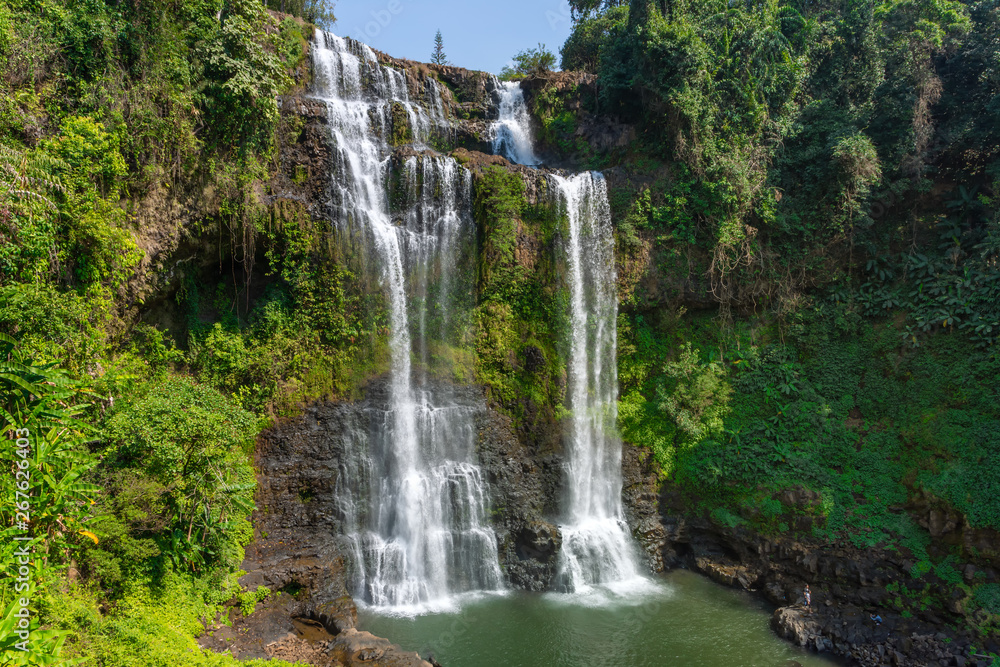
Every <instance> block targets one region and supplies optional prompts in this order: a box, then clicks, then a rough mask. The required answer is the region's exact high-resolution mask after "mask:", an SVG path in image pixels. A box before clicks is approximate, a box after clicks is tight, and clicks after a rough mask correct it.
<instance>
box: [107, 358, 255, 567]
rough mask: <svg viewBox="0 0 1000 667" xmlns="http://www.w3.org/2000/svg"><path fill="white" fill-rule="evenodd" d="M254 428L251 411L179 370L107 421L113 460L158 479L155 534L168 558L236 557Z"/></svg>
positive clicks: (206, 560)
mask: <svg viewBox="0 0 1000 667" xmlns="http://www.w3.org/2000/svg"><path fill="white" fill-rule="evenodd" d="M258 430H259V425H258V422H257V420H256V418H255V417H254V416H253V415H252V414H251V413H249V412H246V411H245V410H243V409H242V408H240V407H238V406H236V405H233V404H232V403H231V402H230V401H228V400H227V399H226V398H225V397H223V396H222V395H221V394H219V393H218V392H217V391H215V390H214V389H211V388H208V387H205V386H203V385H199V384H197V383H195V382H194V381H193V380H191V379H189V378H186V377H175V378H168V379H166V380H164V381H162V382H160V383H159V384H157V385H155V386H154V387H152V388H151V389H150V391H149V393H148V394H147V395H146V396H145V397H144V398H142V399H140V400H137V401H135V402H133V403H131V404H130V405H128V406H126V407H125V408H124V409H123V410H121V411H120V412H118V413H117V414H116V415H115V416H114V417H113V418H112V419H111V420H110V421H109V422H108V433H109V437H110V439H111V441H112V442H113V443H115V445H116V449H115V451H116V453H117V457H118V459H119V465H122V466H128V467H129V468H131V469H133V470H136V471H138V472H140V473H141V474H142V475H143V476H144V477H146V478H148V480H151V481H152V482H155V484H156V485H158V486H156V487H153V491H154V493H155V494H156V495H162V503H163V504H164V506H165V509H166V515H167V517H166V518H167V521H166V525H165V526H163V529H162V530H161V531H160V533H159V535H158V537H159V539H160V542H161V548H162V549H163V551H164V552H165V553H166V555H168V556H169V557H170V558H171V560H172V561H173V562H174V564H175V565H181V564H184V565H188V566H190V567H192V568H202V567H205V566H206V565H207V564H210V563H213V562H222V563H225V564H227V565H230V566H232V565H235V564H236V563H238V562H239V561H240V559H241V558H242V547H243V546H244V545H245V544H246V542H247V541H248V539H249V537H251V535H250V533H249V532H248V531H249V524H248V518H249V514H250V512H251V511H252V510H253V493H254V489H255V487H256V482H255V478H254V473H253V467H252V464H251V461H250V446H251V444H252V442H253V439H254V437H255V436H256V434H257V431H258ZM157 489H158V490H157Z"/></svg>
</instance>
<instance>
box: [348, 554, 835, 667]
mask: <svg viewBox="0 0 1000 667" xmlns="http://www.w3.org/2000/svg"><path fill="white" fill-rule="evenodd" d="M770 612H771V609H770V608H769V607H767V606H766V605H765V604H764V603H762V602H761V601H759V600H757V599H756V598H754V597H752V596H750V595H749V594H747V593H745V592H742V591H736V590H732V589H729V588H725V587H723V586H720V585H718V584H716V583H714V582H712V581H710V580H709V579H706V578H705V577H702V576H700V575H697V574H694V573H692V572H688V571H684V570H677V571H674V572H671V573H669V574H667V575H665V576H663V577H659V578H657V579H654V580H652V581H650V582H648V583H643V584H641V585H636V584H635V583H633V584H632V585H630V586H628V587H626V589H625V590H619V591H617V592H616V591H612V590H607V589H595V590H594V591H592V592H591V593H589V594H583V595H561V594H554V593H545V594H532V593H524V592H512V593H507V594H504V595H487V596H479V597H475V598H469V599H466V600H463V601H460V602H459V603H457V604H456V605H455V606H453V607H452V608H450V609H446V610H439V611H437V612H433V613H423V614H420V615H416V616H410V615H406V614H403V613H399V614H386V613H384V612H378V613H376V612H375V611H374V610H371V609H361V610H359V617H360V618H359V624H358V625H359V627H361V628H363V629H365V630H369V631H371V632H372V633H374V634H376V635H378V636H382V637H389V638H390V639H391V640H392V641H394V642H396V643H398V644H400V645H401V646H402V647H403V648H405V649H407V650H411V651H418V652H419V653H420V654H421V655H422V656H424V657H427V656H428V655H433V656H434V658H435V659H436V660H437V661H439V662H440V663H441V664H442V665H443V667H494V666H501V665H503V666H509V667H516V666H525V667H527V666H529V665H530V666H532V667H543V666H544V667H548V666H553V667H554V666H560V667H562V666H565V667H603V666H608V667H611V666H615V667H624V666H629V667H653V666H654V665H655V666H662V665H671V666H673V665H676V666H678V667H681V666H683V667H793V666H794V665H802V667H820V666H824V667H830V666H832V665H837V664H840V663H837V662H834V661H833V660H831V659H830V658H829V657H825V656H818V655H816V654H814V653H809V652H807V651H804V650H802V649H799V648H797V647H794V646H792V645H791V644H789V643H787V642H785V641H783V640H781V639H779V638H778V637H777V636H776V635H775V634H774V633H773V632H772V631H771V629H770V626H769V621H770V616H771V614H770Z"/></svg>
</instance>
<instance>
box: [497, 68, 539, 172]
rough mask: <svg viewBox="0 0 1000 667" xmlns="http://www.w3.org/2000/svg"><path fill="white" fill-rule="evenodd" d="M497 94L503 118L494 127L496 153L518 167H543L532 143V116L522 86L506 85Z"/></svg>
mask: <svg viewBox="0 0 1000 667" xmlns="http://www.w3.org/2000/svg"><path fill="white" fill-rule="evenodd" d="M497 90H498V92H499V94H500V104H499V111H500V116H499V118H498V119H497V120H496V121H495V122H494V123H493V126H492V131H493V152H494V153H496V154H497V155H503V156H504V157H506V158H507V159H508V160H510V161H511V162H516V163H517V164H525V165H537V164H540V163H541V161H540V160H539V159H538V158H537V157H536V156H535V149H534V142H533V141H532V139H531V114H530V113H528V105H527V104H525V102H524V92H523V91H522V90H521V84H520V82H518V81H504V82H503V83H502V84H500V86H499V88H498V89H497Z"/></svg>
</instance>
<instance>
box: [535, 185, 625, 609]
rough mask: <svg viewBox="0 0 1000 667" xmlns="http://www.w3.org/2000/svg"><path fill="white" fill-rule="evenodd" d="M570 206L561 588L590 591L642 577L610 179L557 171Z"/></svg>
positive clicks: (559, 188) (558, 583) (561, 193)
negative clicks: (625, 424)
mask: <svg viewBox="0 0 1000 667" xmlns="http://www.w3.org/2000/svg"><path fill="white" fill-rule="evenodd" d="M550 178H551V180H550V183H551V184H552V185H554V186H555V190H556V192H557V193H558V197H559V199H560V202H561V204H562V205H563V206H564V207H565V213H566V217H567V220H568V223H569V224H568V227H569V235H568V238H567V239H566V242H565V247H566V256H567V257H566V258H567V266H568V275H567V282H568V283H569V292H570V358H569V389H568V392H567V393H568V399H569V401H568V403H569V408H570V410H571V412H572V424H571V428H570V432H569V434H568V438H567V456H566V459H567V468H568V474H567V503H566V508H565V509H566V523H565V524H563V525H562V526H560V529H561V531H562V549H561V550H560V552H559V560H558V567H557V573H556V582H555V583H556V587H557V588H559V589H562V590H567V591H581V590H586V589H587V588H588V587H589V586H591V585H593V584H614V583H621V582H628V581H633V580H637V579H640V578H641V575H640V574H639V567H638V564H637V559H636V555H635V550H634V545H633V543H632V539H631V537H630V536H629V531H628V524H627V523H626V522H625V515H624V512H623V510H622V500H621V492H622V478H621V468H622V449H621V441H620V440H619V439H618V433H617V427H616V421H617V418H618V409H617V405H618V364H617V355H616V348H617V318H618V301H617V299H618V297H617V288H616V278H615V264H614V239H613V236H612V231H611V209H610V207H609V206H608V196H607V186H606V184H605V181H604V177H603V176H601V174H599V173H596V172H584V173H582V174H577V175H575V176H572V177H571V178H563V177H561V176H551V177H550Z"/></svg>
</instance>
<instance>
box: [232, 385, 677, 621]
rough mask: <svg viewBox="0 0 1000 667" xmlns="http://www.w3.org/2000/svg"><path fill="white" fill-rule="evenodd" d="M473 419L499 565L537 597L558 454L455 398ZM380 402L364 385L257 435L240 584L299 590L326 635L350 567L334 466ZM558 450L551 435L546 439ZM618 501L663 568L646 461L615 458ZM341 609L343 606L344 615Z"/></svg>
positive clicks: (558, 479) (551, 560) (341, 617)
mask: <svg viewBox="0 0 1000 667" xmlns="http://www.w3.org/2000/svg"><path fill="white" fill-rule="evenodd" d="M456 391H460V392H461V393H462V401H463V402H468V403H469V404H476V403H478V404H479V405H480V406H481V409H479V410H478V411H477V413H476V417H475V428H476V451H477V454H478V456H479V462H480V465H481V467H482V469H483V475H484V477H485V479H486V481H487V484H488V488H489V493H490V499H491V503H492V507H491V523H492V525H493V527H494V530H495V531H496V534H497V543H498V547H499V556H500V564H501V568H502V569H503V571H504V573H505V574H506V577H507V580H508V584H509V585H510V586H511V587H513V588H521V589H527V590H533V591H542V590H546V589H548V588H549V584H550V583H551V580H552V577H553V575H554V574H555V566H556V560H557V555H558V552H559V549H560V547H561V544H562V536H561V534H560V532H559V527H558V525H557V520H558V517H559V513H560V511H561V507H562V498H563V484H564V471H563V459H562V455H561V453H560V451H558V450H557V449H555V448H554V447H552V446H549V445H551V443H549V442H545V443H540V442H537V441H535V440H533V439H528V441H527V444H526V443H525V438H523V437H519V436H518V433H517V432H516V431H515V428H514V426H513V424H512V423H511V420H510V418H509V417H507V416H506V415H503V414H502V413H500V412H498V411H496V410H494V409H492V408H490V407H488V406H487V405H486V404H485V401H484V400H483V398H482V392H481V390H480V389H478V388H476V387H466V388H461V389H457V390H456ZM387 401H388V394H387V386H386V384H385V382H384V381H376V382H373V383H372V384H371V385H370V387H369V388H368V390H367V396H366V398H365V399H364V400H363V401H359V402H354V403H352V402H327V403H317V404H314V405H312V406H310V407H308V408H306V409H305V411H304V412H303V414H302V415H301V416H300V417H297V418H295V419H290V420H286V421H283V422H281V423H279V424H278V425H276V426H274V427H272V428H271V429H269V430H268V431H266V432H265V433H264V434H263V435H262V436H261V439H260V442H259V445H258V451H257V461H256V464H257V469H258V471H259V480H258V484H259V487H258V494H257V506H258V508H259V509H258V511H257V514H256V516H255V526H256V527H257V532H258V536H259V539H258V540H257V541H256V542H255V543H254V544H253V545H252V546H251V547H250V548H249V549H248V552H247V563H246V564H245V565H244V569H245V570H247V571H248V573H249V574H248V575H247V576H246V577H245V578H244V579H245V580H246V581H245V585H246V586H248V587H251V588H256V586H258V585H266V586H268V587H269V588H271V589H272V590H278V589H281V588H283V587H299V588H302V589H304V590H306V591H307V593H308V599H309V600H310V602H309V604H306V605H302V606H301V608H299V609H298V612H299V613H300V614H301V615H303V616H307V617H310V618H316V619H317V620H321V621H322V622H323V623H324V625H326V626H327V627H328V628H330V631H331V632H341V631H343V630H344V629H345V628H348V627H353V621H352V620H351V619H352V618H353V607H352V606H351V605H347V604H346V603H345V602H344V601H345V600H349V596H348V594H347V590H346V583H345V582H346V577H347V568H348V566H349V563H347V562H346V560H345V555H344V553H343V552H342V550H341V547H340V544H339V541H338V536H340V535H341V533H342V529H343V516H342V509H341V508H340V506H339V502H338V499H337V493H336V491H337V481H338V477H339V475H340V474H341V473H340V471H341V470H342V466H341V460H342V459H343V458H344V457H345V456H346V455H347V452H348V451H349V449H350V446H351V439H352V437H353V436H352V434H355V433H358V432H367V431H368V430H369V428H370V424H369V420H370V419H371V417H370V415H371V414H372V407H373V406H378V405H384V404H385V403H386V402H387ZM549 436H550V438H549V439H552V440H553V441H554V442H558V441H559V437H560V434H559V432H558V430H557V431H556V432H555V433H554V434H549ZM623 499H624V503H625V511H626V518H627V519H628V522H629V525H630V527H631V528H632V532H633V535H634V536H635V537H636V538H637V539H638V540H639V542H640V544H641V545H642V547H643V548H644V550H645V553H646V554H647V557H648V562H649V564H650V569H651V570H654V571H659V570H662V569H663V566H664V563H663V558H662V553H663V549H664V546H665V542H666V533H665V530H664V528H663V526H662V524H661V523H660V522H659V520H658V518H659V514H658V508H657V495H656V475H655V472H654V471H653V470H652V468H651V463H650V460H649V459H648V457H646V456H645V455H644V453H643V452H642V451H641V450H639V449H638V448H635V447H632V446H631V445H628V444H626V445H625V446H624V449H623ZM345 605H346V606H345Z"/></svg>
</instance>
